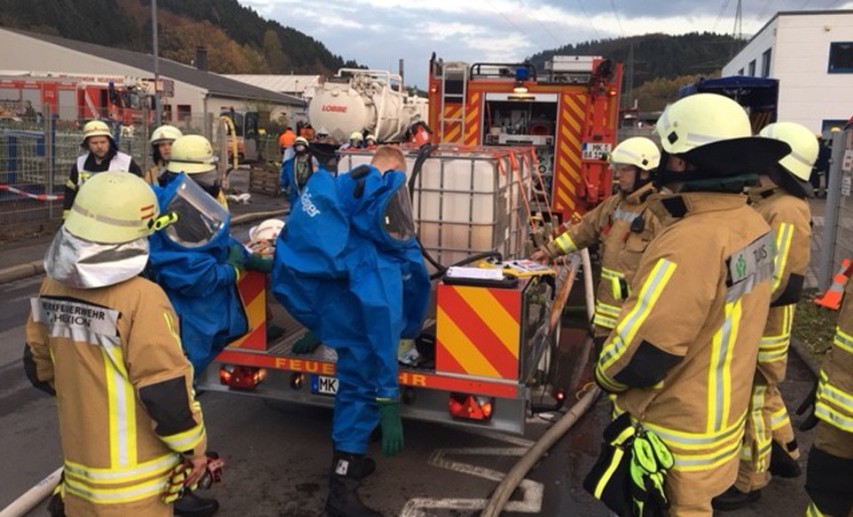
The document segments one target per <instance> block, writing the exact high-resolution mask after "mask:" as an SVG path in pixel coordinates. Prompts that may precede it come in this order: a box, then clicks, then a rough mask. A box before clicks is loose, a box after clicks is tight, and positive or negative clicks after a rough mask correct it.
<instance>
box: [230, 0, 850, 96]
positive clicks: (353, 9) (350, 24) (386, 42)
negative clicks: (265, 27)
mask: <svg viewBox="0 0 853 517" xmlns="http://www.w3.org/2000/svg"><path fill="white" fill-rule="evenodd" d="M240 2H242V3H243V4H244V5H247V6H250V7H252V8H254V9H255V10H257V11H258V12H259V13H260V14H261V15H262V16H265V17H268V18H271V19H274V20H277V21H279V22H280V23H282V24H283V25H287V26H291V27H293V28H295V29H297V30H300V31H302V32H304V33H306V34H308V35H309V36H313V37H314V38H315V39H318V40H320V41H322V42H323V43H324V44H325V45H326V46H327V47H328V48H329V50H331V51H332V52H333V53H335V54H338V55H341V56H343V57H344V59H355V60H356V61H358V62H359V63H362V64H365V65H367V66H369V67H371V68H378V69H387V70H394V71H396V69H397V59H398V58H404V59H405V61H406V67H407V75H408V78H407V80H408V81H409V82H410V83H412V82H413V83H415V84H417V85H419V86H421V87H424V86H425V84H426V71H427V62H428V60H429V56H430V54H431V53H432V52H433V51H435V52H436V53H437V54H438V55H439V56H441V57H443V58H444V59H445V60H452V61H468V62H476V61H498V62H512V61H519V60H521V59H523V58H524V57H526V56H529V55H532V54H534V53H536V52H539V51H541V50H548V49H553V48H556V47H559V46H562V45H566V44H569V43H580V42H583V41H588V40H591V39H602V38H614V37H619V36H623V35H624V36H630V35H639V34H645V33H649V32H663V33H667V34H684V33H687V32H693V31H700V32H701V31H712V32H720V33H725V32H731V31H732V27H733V25H734V14H735V6H736V2H734V1H729V0H724V1H723V2H696V1H695V0H666V1H664V0H647V1H644V2H639V1H637V0H612V1H604V0H430V1H426V2H412V1H411V0H324V1H323V2H322V3H320V2H314V3H307V2H305V1H304V0H240ZM807 4H808V8H810V9H824V8H826V7H827V6H829V5H832V4H839V2H838V1H837V0H812V1H810V2H807ZM614 6H615V8H616V9H615V11H614V8H613V7H614ZM801 6H803V0H776V1H774V2H744V5H743V32H744V34H745V35H749V34H752V33H754V32H756V31H758V30H759V29H760V28H761V27H762V26H763V25H764V24H765V23H766V22H767V21H768V20H769V19H770V17H772V16H773V14H775V12H776V11H778V10H797V9H799V8H800V7H801ZM846 6H853V0H851V1H846V2H844V3H843V5H838V6H836V7H839V8H840V7H846ZM724 7H725V9H723V8H724ZM616 13H618V17H617V14H616Z"/></svg>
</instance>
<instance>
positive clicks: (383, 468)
mask: <svg viewBox="0 0 853 517" xmlns="http://www.w3.org/2000/svg"><path fill="white" fill-rule="evenodd" d="M39 282H40V279H39V278H32V279H26V280H21V281H18V282H15V283H11V284H6V285H3V286H2V289H3V296H2V299H0V386H3V389H2V391H0V455H2V458H3V462H2V465H3V467H4V468H2V469H0V508H3V507H5V506H6V505H7V504H9V503H10V502H11V501H12V500H14V499H15V498H16V497H18V496H19V495H20V494H22V493H23V492H24V491H25V490H27V489H28V488H30V487H31V486H33V485H34V484H35V483H36V482H38V481H39V480H40V479H41V478H42V477H44V476H45V475H47V474H48V473H50V472H52V471H53V470H54V469H55V468H57V467H58V466H59V465H60V461H61V454H60V450H59V441H58V431H57V424H56V411H55V407H54V404H53V399H52V398H50V397H48V396H46V395H42V394H41V392H39V391H37V390H35V389H33V388H32V387H31V386H30V385H29V383H28V381H27V380H26V378H25V377H24V374H23V371H22V369H21V367H20V357H21V353H22V347H23V343H24V335H23V324H24V322H25V320H26V317H27V313H28V310H29V304H28V299H29V297H30V296H33V295H34V294H35V293H36V291H37V289H38V285H39ZM572 339H573V338H572V337H571V336H567V337H566V338H564V341H571V340H572ZM812 382H813V381H812V377H811V374H810V372H808V370H807V369H806V368H805V366H804V365H803V364H802V363H801V362H800V361H799V360H797V359H795V358H794V359H792V361H791V365H790V367H789V374H788V380H787V381H786V382H785V384H784V385H783V387H782V392H783V395H784V396H785V399H786V401H787V402H788V406H789V407H792V406H793V407H796V405H797V404H798V403H799V401H800V400H801V399H802V397H804V396H805V394H806V392H807V391H808V389H809V388H810V386H811V383H812ZM201 402H202V405H203V407H204V412H205V420H206V423H207V426H208V430H209V433H210V447H211V448H212V449H214V450H217V452H219V453H220V454H222V455H223V457H225V458H226V459H227V461H228V466H227V468H226V471H225V480H224V482H223V483H222V484H220V485H217V486H216V487H215V488H214V489H213V490H212V491H211V492H210V495H213V496H215V497H217V498H218V499H219V500H220V503H221V505H222V506H221V511H220V515H223V516H226V517H230V516H252V517H267V516H269V517H275V516H289V517H309V516H319V515H322V508H323V503H324V500H325V497H326V479H327V478H326V475H327V471H328V467H329V462H330V458H331V446H330V442H329V434H330V418H331V412H330V411H329V410H325V409H318V408H308V407H304V406H296V405H289V404H284V403H271V402H265V401H262V400H258V399H256V398H252V397H245V396H241V395H237V394H231V393H213V392H209V393H205V394H203V395H202V396H201ZM607 418H608V416H607V407H606V403H605V402H604V401H602V402H600V403H599V404H598V406H597V407H596V409H595V410H594V411H593V412H592V413H590V414H589V415H587V416H586V417H584V418H583V419H582V420H581V421H580V422H579V424H578V425H577V426H576V428H575V429H574V430H573V431H572V432H571V433H570V435H569V436H567V437H566V438H565V439H563V440H562V441H561V442H560V443H559V444H558V445H557V446H556V447H555V448H554V449H553V450H552V451H551V452H550V454H548V456H546V457H545V458H543V460H541V461H540V463H539V464H538V465H537V466H536V468H535V469H534V470H533V471H532V472H531V473H530V474H529V475H528V478H527V479H528V481H526V482H525V483H524V485H523V486H522V488H521V489H520V490H518V491H517V492H516V494H514V496H513V499H512V502H511V507H510V508H511V509H512V510H513V511H511V512H506V513H505V514H504V515H510V516H515V517H521V516H524V515H531V514H538V515H544V516H569V515H573V516H574V515H579V516H590V517H598V516H601V517H606V516H608V515H609V513H608V512H607V511H606V510H605V509H604V508H603V506H601V505H600V504H599V503H598V502H597V501H595V500H593V499H592V498H591V497H590V496H589V495H588V494H586V493H585V492H584V491H583V490H582V488H581V483H582V480H583V477H584V475H585V474H586V472H587V471H588V470H589V468H590V466H591V465H592V463H593V462H594V459H595V457H596V455H597V453H598V449H599V439H600V436H601V429H603V427H604V426H605V424H606V421H607ZM794 420H795V424H796V423H797V422H798V418H796V417H794ZM547 425H548V424H547V423H546V421H545V420H543V419H541V418H539V417H534V418H532V419H531V420H530V425H529V426H528V432H527V434H526V436H525V437H523V438H522V437H513V436H502V435H495V434H488V433H487V434H478V433H472V432H466V431H461V430H459V429H458V428H453V427H446V426H440V425H435V424H424V423H418V422H412V421H409V422H406V423H405V433H406V434H405V438H406V447H405V450H404V452H403V454H402V455H400V456H398V457H395V458H383V457H381V455H380V453H379V444H378V443H374V444H371V455H372V456H373V457H375V458H376V459H377V462H378V469H377V472H376V473H375V474H374V475H373V476H371V477H370V478H368V479H367V480H366V482H365V484H364V486H363V488H362V490H361V493H362V496H363V499H364V500H365V502H367V503H368V504H369V505H371V506H373V507H375V508H377V509H379V510H381V511H382V512H383V513H384V514H385V515H387V516H391V515H400V516H403V517H418V516H421V517H427V516H439V517H444V516H447V517H449V516H469V515H471V516H473V515H477V513H478V512H477V511H476V510H477V509H479V508H482V506H483V504H484V500H485V498H487V497H488V496H489V495H490V493H491V491H492V490H493V488H494V487H495V485H496V483H497V481H498V479H500V477H501V475H502V473H504V472H507V471H508V470H509V469H510V468H511V467H512V465H513V464H514V462H515V460H516V459H517V458H518V456H520V455H521V454H522V453H523V452H524V450H525V448H527V447H529V446H530V444H531V443H532V441H533V440H535V439H536V438H537V437H538V436H540V435H541V434H542V433H543V432H544V431H545V429H546V428H547ZM799 440H800V444H801V447H802V449H803V450H804V451H807V450H808V448H809V446H810V445H811V437H810V436H809V435H804V436H800V437H799ZM805 458H806V455H805V454H804V456H803V458H802V459H801V464H802V465H803V467H804V468H805ZM803 483H804V478H802V477H801V478H799V479H795V480H780V481H774V482H773V483H772V484H771V485H770V487H768V488H767V489H765V494H764V497H763V498H762V500H761V501H760V502H759V503H757V504H755V505H754V506H753V507H751V508H749V509H747V510H742V511H739V512H732V513H729V514H728V515H732V516H734V517H746V516H758V515H780V516H788V515H791V516H793V515H802V514H803V512H802V511H803V509H804V508H805V505H806V498H805V493H804V492H803V489H802V486H803ZM30 515H46V512H45V511H44V505H42V506H41V507H39V508H38V509H37V510H35V511H33V512H31V514H30Z"/></svg>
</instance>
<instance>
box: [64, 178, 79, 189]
mask: <svg viewBox="0 0 853 517" xmlns="http://www.w3.org/2000/svg"><path fill="white" fill-rule="evenodd" d="M65 186H66V187H68V188H69V189H71V190H77V184H76V183H74V182H73V181H71V180H70V179H69V180H68V181H66V182H65Z"/></svg>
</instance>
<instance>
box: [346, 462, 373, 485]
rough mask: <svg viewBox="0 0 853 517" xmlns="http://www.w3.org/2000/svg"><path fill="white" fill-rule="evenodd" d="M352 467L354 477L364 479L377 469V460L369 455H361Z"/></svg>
mask: <svg viewBox="0 0 853 517" xmlns="http://www.w3.org/2000/svg"><path fill="white" fill-rule="evenodd" d="M350 469H351V470H352V476H353V479H357V480H359V481H362V480H364V478H366V477H367V476H369V475H371V474H373V473H374V472H375V471H376V462H375V461H373V460H372V459H370V458H368V457H367V456H361V457H360V458H357V459H356V460H355V463H354V465H353V466H351V467H350Z"/></svg>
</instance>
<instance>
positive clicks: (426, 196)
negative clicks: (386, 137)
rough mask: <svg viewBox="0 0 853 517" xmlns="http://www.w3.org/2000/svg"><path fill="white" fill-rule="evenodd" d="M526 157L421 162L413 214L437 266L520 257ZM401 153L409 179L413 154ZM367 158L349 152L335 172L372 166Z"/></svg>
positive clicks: (449, 156) (450, 155)
mask: <svg viewBox="0 0 853 517" xmlns="http://www.w3.org/2000/svg"><path fill="white" fill-rule="evenodd" d="M524 151H527V152H529V151H528V150H519V149H515V148H500V149H498V148H479V149H474V150H472V149H466V150H458V149H455V148H453V147H449V146H448V147H444V146H442V147H439V148H438V149H437V150H435V151H434V152H433V153H432V154H431V155H430V157H429V158H427V159H426V160H425V161H424V163H423V166H422V167H421V171H420V174H419V175H418V178H417V180H416V181H415V186H414V195H413V211H414V216H415V222H416V224H417V226H418V236H419V238H420V241H421V244H422V246H423V247H424V248H425V249H426V250H427V251H428V252H429V253H430V254H431V255H432V256H433V257H434V258H435V259H436V260H438V261H439V262H441V263H442V264H444V265H445V266H447V265H450V264H453V263H455V262H459V261H461V260H464V259H466V258H467V257H469V256H471V255H474V254H477V253H481V252H485V251H498V252H500V253H501V254H503V255H504V257H519V256H521V254H522V253H523V247H524V242H525V231H526V228H527V224H528V217H529V215H528V212H527V210H526V206H525V203H524V198H525V197H526V198H527V199H529V196H530V190H531V184H530V167H531V166H532V163H531V162H530V160H529V159H526V160H525V158H524ZM404 153H405V155H406V162H407V172H408V173H409V174H411V172H412V169H413V167H414V163H415V160H416V158H417V150H414V149H404ZM510 155H512V156H513V157H511V156H510ZM370 158H371V153H370V151H364V150H359V151H352V152H350V151H347V152H345V153H343V154H342V156H341V160H340V165H339V171H340V173H345V172H346V171H348V170H350V169H352V168H355V167H357V166H359V165H361V164H366V163H370ZM522 190H523V191H524V194H522Z"/></svg>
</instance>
